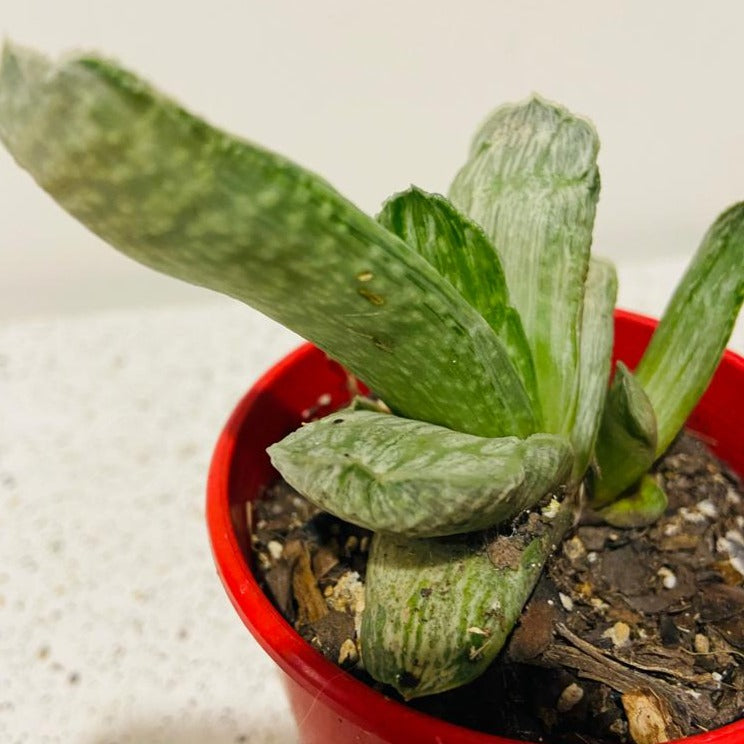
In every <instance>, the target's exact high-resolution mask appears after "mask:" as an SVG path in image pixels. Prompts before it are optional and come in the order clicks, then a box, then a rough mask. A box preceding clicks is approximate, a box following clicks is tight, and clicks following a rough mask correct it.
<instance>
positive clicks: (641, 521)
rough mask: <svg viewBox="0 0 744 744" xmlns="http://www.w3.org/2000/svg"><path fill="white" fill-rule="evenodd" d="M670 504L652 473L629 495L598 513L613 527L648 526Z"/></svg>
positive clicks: (642, 479)
mask: <svg viewBox="0 0 744 744" xmlns="http://www.w3.org/2000/svg"><path fill="white" fill-rule="evenodd" d="M667 505H668V501H667V495H666V493H665V492H664V489H663V488H662V487H661V486H660V485H659V484H658V483H657V482H656V478H654V477H653V476H652V475H648V474H646V475H644V476H643V477H642V478H641V481H640V483H639V484H638V485H637V487H636V489H635V490H634V491H633V492H632V493H630V494H629V495H628V496H623V497H622V498H620V499H618V500H617V501H614V502H613V503H611V504H610V505H609V506H606V507H604V508H603V509H600V510H599V512H598V514H599V516H600V517H602V519H604V521H605V522H607V524H609V525H612V526H613V527H621V528H630V527H647V526H648V525H650V524H653V523H654V522H655V521H656V520H657V519H658V518H659V517H660V516H661V515H662V514H663V513H664V512H665V511H666V508H667Z"/></svg>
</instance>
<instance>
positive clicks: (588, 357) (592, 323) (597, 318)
mask: <svg viewBox="0 0 744 744" xmlns="http://www.w3.org/2000/svg"><path fill="white" fill-rule="evenodd" d="M616 299H617V273H616V272H615V267H614V266H613V265H612V264H611V263H609V262H608V261H602V260H600V259H595V258H593V259H591V261H590V262H589V273H588V275H587V278H586V290H585V293H584V310H583V316H582V319H581V346H580V351H581V353H580V355H579V399H578V408H577V411H576V422H575V423H574V426H573V429H572V430H571V442H572V444H573V448H574V453H575V459H574V468H573V479H574V480H575V481H579V480H581V478H583V477H584V473H585V472H586V469H587V467H588V465H589V461H590V459H591V457H592V453H593V451H594V443H595V441H596V439H597V432H598V431H599V422H600V420H601V417H602V409H603V406H604V400H605V397H606V395H607V385H608V382H609V378H610V366H611V364H612V342H613V338H614V328H615V326H614V318H613V310H614V308H615V300H616Z"/></svg>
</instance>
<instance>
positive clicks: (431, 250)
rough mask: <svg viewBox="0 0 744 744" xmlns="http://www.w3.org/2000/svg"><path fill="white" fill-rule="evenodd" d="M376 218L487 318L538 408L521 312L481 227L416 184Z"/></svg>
mask: <svg viewBox="0 0 744 744" xmlns="http://www.w3.org/2000/svg"><path fill="white" fill-rule="evenodd" d="M377 219H378V221H379V222H380V223H381V224H382V225H384V226H385V227H386V228H387V229H388V230H390V232H392V233H394V234H395V235H397V236H398V237H399V238H401V239H403V240H404V241H405V242H406V243H407V244H408V245H409V246H410V247H411V248H413V249H414V250H415V251H416V252H417V253H418V254H419V255H420V256H422V257H423V258H425V259H426V260H427V261H428V262H429V263H430V264H431V265H432V266H433V267H434V268H435V269H436V270H437V271H438V272H439V273H440V274H441V275H442V276H443V277H444V278H445V279H447V281H449V282H450V284H452V286H453V287H455V289H457V291H458V292H459V293H460V295H461V296H462V297H463V298H464V299H465V300H466V301H467V302H468V303H469V304H470V305H472V307H474V308H475V309H476V310H477V311H478V312H479V313H480V314H481V315H482V316H483V318H485V320H486V322H487V323H488V325H490V326H491V328H493V330H494V331H495V332H496V335H497V336H499V338H500V339H501V340H502V341H503V342H504V344H505V345H506V349H507V351H508V352H509V356H510V358H511V360H512V362H513V363H514V366H515V367H516V369H517V371H518V372H519V374H520V377H521V378H522V381H523V382H524V383H525V387H526V388H527V392H528V393H529V395H530V399H531V400H532V405H533V408H534V409H535V411H536V412H539V410H540V402H539V398H538V394H537V380H536V379H535V365H534V363H533V361H532V353H531V351H530V347H529V344H528V343H527V338H526V336H525V335H524V330H523V328H522V323H521V321H520V319H519V314H518V313H517V312H516V310H514V308H513V307H511V306H510V304H509V292H508V290H507V287H506V279H505V278H504V270H503V269H502V268H501V261H500V260H499V256H498V253H496V251H495V249H494V247H493V244H492V243H491V241H490V240H489V239H488V238H487V237H486V235H485V233H484V232H483V230H482V229H481V228H480V227H478V225H476V224H475V223H474V222H472V221H471V220H469V219H468V218H467V217H465V215H463V214H462V213H461V212H459V211H458V210H457V209H456V208H455V207H454V206H453V205H452V204H451V203H450V202H449V201H448V200H447V199H445V198H444V197H443V196H440V195H439V194H428V193H426V192H425V191H422V190H421V189H418V188H416V187H411V188H410V189H409V190H408V191H404V192H402V193H400V194H396V195H395V196H394V197H392V198H390V199H389V200H388V201H387V202H385V204H384V206H383V208H382V211H381V212H380V214H379V215H378V217H377Z"/></svg>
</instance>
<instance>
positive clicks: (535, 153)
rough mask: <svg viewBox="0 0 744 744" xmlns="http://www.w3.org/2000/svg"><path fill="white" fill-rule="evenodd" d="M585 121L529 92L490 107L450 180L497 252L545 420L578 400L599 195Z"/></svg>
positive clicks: (560, 418)
mask: <svg viewBox="0 0 744 744" xmlns="http://www.w3.org/2000/svg"><path fill="white" fill-rule="evenodd" d="M598 147H599V143H598V139H597V135H596V132H595V131H594V128H593V127H592V126H591V125H590V124H589V123H588V122H586V121H583V120H581V119H578V118H576V117H575V116H573V115H572V114H570V113H569V112H568V111H567V110H566V109H564V108H562V107H560V106H557V105H555V104H552V103H548V102H547V101H544V100H542V99H540V98H538V97H533V98H532V99H530V100H529V101H528V102H527V103H525V104H518V105H507V106H502V107H501V108H499V109H497V110H496V111H495V112H494V113H493V114H492V115H491V117H490V118H489V119H488V121H487V122H486V123H485V125H484V126H483V127H482V129H481V131H480V132H479V133H478V134H477V135H476V138H475V141H474V143H473V147H472V150H471V153H470V158H469V160H468V162H467V163H466V164H465V166H464V167H463V169H462V170H461V171H460V172H459V173H458V175H457V177H456V178H455V181H454V183H453V184H452V188H451V190H450V198H451V199H452V202H453V203H454V204H455V206H457V207H458V208H460V209H461V210H462V211H463V212H465V214H467V215H468V216H470V217H471V218H472V219H474V220H475V221H476V222H477V223H478V224H480V225H481V226H482V227H483V228H484V230H485V232H486V234H487V235H488V236H489V237H490V238H491V240H492V241H493V244H494V246H495V248H496V250H497V251H498V252H499V255H500V256H501V261H502V265H503V267H504V272H505V273H506V280H507V284H508V286H509V292H510V296H511V301H512V303H513V304H514V306H515V307H516V309H517V311H518V312H519V315H520V318H521V320H522V324H523V327H524V330H525V333H526V334H527V339H528V341H529V343H530V347H531V349H532V355H533V359H534V363H535V371H536V374H537V384H538V389H539V393H540V401H541V404H542V412H543V417H544V420H545V430H546V431H549V432H554V433H563V434H567V433H569V432H570V431H571V430H572V428H573V425H574V421H575V418H576V408H577V394H578V377H579V347H580V336H581V317H582V303H583V297H584V282H585V279H586V275H587V270H588V264H589V250H590V245H591V233H592V227H593V224H594V213H595V208H596V203H597V198H598V195H599V174H598V171H597V166H596V162H595V161H596V156H597V150H598Z"/></svg>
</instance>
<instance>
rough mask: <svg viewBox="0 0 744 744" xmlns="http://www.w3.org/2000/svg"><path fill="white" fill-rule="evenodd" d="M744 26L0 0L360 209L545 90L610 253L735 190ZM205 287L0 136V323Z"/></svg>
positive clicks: (532, 12) (456, 161)
mask: <svg viewBox="0 0 744 744" xmlns="http://www.w3.org/2000/svg"><path fill="white" fill-rule="evenodd" d="M743 26H744V4H742V3H740V2H736V1H735V0H731V1H728V2H726V1H722V0H718V1H716V2H709V3H701V2H680V1H679V0H677V1H676V2H671V1H663V2H660V1H658V0H655V1H654V2H649V0H645V1H642V2H613V3H610V2H596V0H591V1H590V0H573V1H572V0H564V1H563V2H527V1H525V0H520V1H519V2H503V1H498V0H457V2H455V1H454V0H450V1H449V2H441V1H434V0H429V1H428V2H412V1H411V0H377V1H376V2H367V3H362V2H352V1H350V0H338V1H331V0H312V2H301V1H300V0H297V1H296V2H289V0H280V1H272V2H262V3H261V2H256V1H255V0H241V1H240V2H214V1H212V2H193V1H189V0H179V1H178V2H157V1H156V0H147V1H145V0H127V2H121V1H118V2H110V1H109V0H95V1H92V0H65V1H64V2H51V1H50V0H0V31H1V32H3V33H4V34H5V35H7V36H9V37H11V38H13V39H14V40H15V41H17V42H20V43H24V44H28V45H32V46H36V47H38V48H40V49H43V50H45V51H47V52H48V53H51V54H57V53H60V52H63V51H66V50H69V49H74V48H85V49H94V50H99V51H101V52H104V53H106V54H108V55H111V56H114V57H116V58H118V59H119V60H120V61H121V62H123V63H125V64H126V65H128V66H130V67H131V68H133V69H134V70H136V71H138V72H140V73H141V74H143V75H145V76H146V77H148V78H149V79H150V80H152V81H153V82H154V83H156V84H157V85H158V86H159V87H161V88H162V89H164V90H165V91H167V92H169V93H171V94H173V95H175V96H176V97H177V98H179V99H180V100H181V101H182V102H183V103H185V104H186V105H187V106H188V107H189V108H192V109H193V110H195V111H197V112H199V113H201V114H203V115H205V116H207V117H208V118H209V119H210V120H211V121H213V122H214V123H217V124H219V125H221V126H224V127H225V128H227V129H230V130H232V131H235V132H238V133H240V134H242V135H243V136H246V137H248V138H250V139H253V140H255V141H257V142H259V143H261V144H264V145H266V146H268V147H270V148H272V149H275V150H278V151H280V152H282V153H284V154H286V155H289V156H290V157H292V158H293V159H295V160H297V161H299V162H300V163H302V164H303V165H306V166H309V167H311V168H313V169H314V170H316V171H318V172H320V173H321V174H323V175H324V176H326V177H327V178H328V179H329V180H330V181H331V182H332V183H333V184H334V185H336V186H337V187H338V188H339V189H340V190H341V191H342V192H343V193H345V194H346V195H348V196H349V197H350V198H351V199H352V200H354V201H356V202H357V203H358V204H359V205H360V206H361V207H363V208H365V209H367V210H369V211H375V210H376V209H377V208H378V206H379V204H380V202H381V201H382V200H383V199H384V198H385V197H386V196H388V195H389V194H390V193H392V192H394V191H396V190H400V189H402V188H404V187H406V186H407V185H408V184H409V183H411V182H413V183H416V184H418V185H420V186H422V187H424V188H426V189H430V190H434V191H445V190H446V188H447V186H448V184H449V182H450V179H451V178H452V176H453V174H454V172H455V171H456V169H457V168H458V167H459V165H460V164H461V163H462V160H463V157H464V154H465V151H466V147H467V144H468V141H469V138H470V136H471V134H472V132H473V131H474V129H475V127H476V126H477V125H478V123H479V122H480V121H481V120H482V119H483V118H484V116H485V115H486V114H487V113H488V112H489V110H490V109H491V108H493V107H494V106H495V105H497V104H498V103H501V102H504V101H509V100H517V99H521V98H523V97H525V96H526V95H528V94H529V93H530V92H532V91H537V92H539V93H541V94H543V95H545V96H547V97H549V98H553V99H556V100H559V101H561V102H563V103H565V104H566V105H568V106H569V107H570V108H571V109H572V110H574V111H576V112H578V113H582V114H585V115H587V116H589V117H590V118H591V119H593V120H594V122H595V123H596V125H597V128H598V130H599V133H600V136H601V139H602V151H601V155H600V166H601V171H602V180H603V189H602V199H601V203H600V208H599V213H598V218H597V227H596V240H595V246H596V250H597V252H598V253H602V254H604V255H607V256H610V257H612V258H614V259H615V260H616V261H617V262H618V264H620V265H621V268H622V266H623V265H628V264H631V263H633V262H637V261H649V260H652V259H653V260H657V259H663V258H665V257H670V256H674V257H677V258H679V257H686V256H688V255H689V254H690V253H691V252H692V251H693V250H694V249H695V247H696V246H697V243H698V242H699V240H700V237H701V236H702V234H703V232H704V230H705V229H706V227H707V226H708V225H709V224H710V222H711V221H712V220H713V219H714V217H715V216H716V214H717V213H718V212H719V211H721V209H722V208H723V207H725V206H727V205H728V204H730V203H731V202H733V201H737V200H738V199H741V198H743V197H744V142H742V118H743V116H744V97H742V95H741V90H742V85H741V75H742V70H744V45H743V44H742V41H741V29H742V27H743ZM206 296H207V295H206V293H205V292H203V291H202V290H196V289H192V288H190V287H185V286H182V285H180V284H178V283H176V282H173V281H171V280H167V279H163V278H161V277H158V276H156V275H154V274H152V273H150V272H149V271H146V270H143V269H141V268H140V267H138V266H136V265H135V264H133V263H131V262H130V261H129V260H128V259H125V258H123V257H120V256H118V255H117V254H116V253H114V252H113V251H111V250H110V249H109V248H107V247H105V246H103V245H102V244H100V241H99V240H98V239H96V238H95V237H94V236H92V235H90V234H89V233H88V232H87V231H86V230H85V229H83V228H82V227H80V226H79V225H77V224H76V223H75V222H74V221H73V220H72V219H71V218H69V217H68V216H67V215H66V214H65V213H63V212H62V211H61V210H60V209H59V208H58V207H56V206H55V205H54V204H53V203H52V201H51V200H50V199H49V198H48V197H47V196H45V195H44V194H43V193H41V191H40V190H38V189H37V187H36V186H35V185H34V184H33V183H32V182H31V180H30V178H28V177H27V176H26V175H25V174H24V173H23V172H21V171H20V169H18V168H17V167H16V166H15V164H14V163H13V161H12V160H11V159H10V157H8V155H7V154H6V153H5V152H0V320H3V319H9V318H15V317H20V316H28V315H33V316H40V315H47V316H49V315H56V314H60V313H66V312H69V311H83V310H89V309H92V308H100V307H110V306H127V305H137V306H142V305H143V304H153V303H160V302H171V301H175V300H178V301H183V300H194V299H200V298H202V297H206ZM622 296H623V295H622V294H621V297H622Z"/></svg>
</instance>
